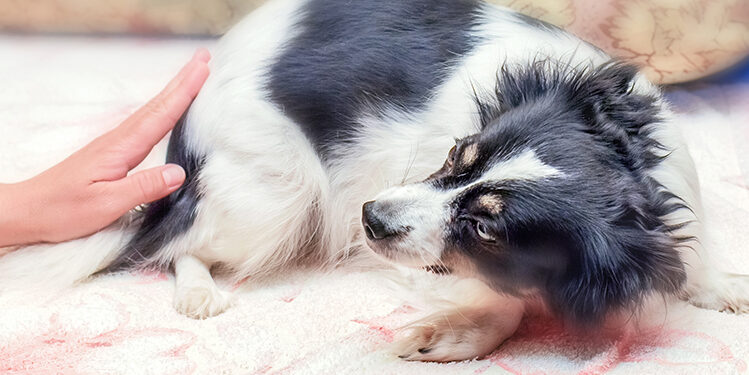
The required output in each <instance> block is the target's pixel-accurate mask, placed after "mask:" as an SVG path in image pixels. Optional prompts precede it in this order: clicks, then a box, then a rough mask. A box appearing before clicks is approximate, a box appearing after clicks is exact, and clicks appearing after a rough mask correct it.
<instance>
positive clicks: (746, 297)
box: [687, 273, 749, 314]
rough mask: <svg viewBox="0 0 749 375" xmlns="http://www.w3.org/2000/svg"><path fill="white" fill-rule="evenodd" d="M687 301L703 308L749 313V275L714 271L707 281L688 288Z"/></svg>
mask: <svg viewBox="0 0 749 375" xmlns="http://www.w3.org/2000/svg"><path fill="white" fill-rule="evenodd" d="M689 289H690V290H688V292H687V293H688V296H687V297H688V300H689V303H691V304H692V305H695V306H697V307H701V308H703V309H710V310H717V311H724V312H731V313H735V314H746V313H749V276H748V275H737V274H728V273H715V274H714V275H712V277H711V278H710V279H709V281H708V282H705V283H703V284H700V285H697V286H694V287H692V288H689Z"/></svg>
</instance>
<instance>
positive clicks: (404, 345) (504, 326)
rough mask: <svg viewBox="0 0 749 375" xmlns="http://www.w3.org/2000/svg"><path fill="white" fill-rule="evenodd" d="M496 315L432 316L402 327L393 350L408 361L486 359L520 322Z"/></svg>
mask: <svg viewBox="0 0 749 375" xmlns="http://www.w3.org/2000/svg"><path fill="white" fill-rule="evenodd" d="M496 313H497V311H495V310H494V309H463V310H455V311H450V312H445V313H442V314H435V315H432V316H430V317H427V318H425V319H422V320H420V321H418V322H416V323H413V324H411V325H410V326H407V327H405V328H404V330H403V334H402V335H401V337H400V338H399V339H398V340H397V341H396V343H395V347H394V350H393V351H394V352H395V354H397V355H398V357H400V358H403V359H405V360H407V361H427V362H449V361H462V360H466V359H474V358H478V357H482V356H485V355H487V354H489V353H491V352H492V351H493V350H494V349H496V348H497V347H498V346H499V345H500V344H501V343H502V342H503V341H504V340H505V339H507V338H508V337H509V336H511V335H512V334H513V333H514V332H515V329H516V328H517V325H518V323H519V321H520V318H519V317H517V316H512V315H511V316H509V317H503V316H502V315H498V314H496ZM504 318H508V319H507V320H504Z"/></svg>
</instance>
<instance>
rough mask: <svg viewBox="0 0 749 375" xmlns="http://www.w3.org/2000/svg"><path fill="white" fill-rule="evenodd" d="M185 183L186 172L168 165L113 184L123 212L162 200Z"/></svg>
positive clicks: (133, 175)
mask: <svg viewBox="0 0 749 375" xmlns="http://www.w3.org/2000/svg"><path fill="white" fill-rule="evenodd" d="M184 182H185V170H184V169H182V167H180V166H179V165H176V164H167V165H163V166H161V167H156V168H151V169H147V170H144V171H140V172H138V173H134V174H132V175H130V176H127V177H125V178H123V179H121V180H118V181H113V182H111V183H110V184H111V187H112V189H113V193H114V194H115V196H117V197H118V201H119V202H120V204H121V205H122V206H121V207H120V208H121V209H122V211H123V212H126V211H128V210H130V209H132V208H133V207H135V206H138V205H140V204H143V203H151V202H153V201H155V200H158V199H161V198H163V197H165V196H167V195H169V194H171V193H172V192H174V191H175V190H177V189H178V188H179V187H180V186H181V185H182V183H184Z"/></svg>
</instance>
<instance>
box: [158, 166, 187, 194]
mask: <svg viewBox="0 0 749 375" xmlns="http://www.w3.org/2000/svg"><path fill="white" fill-rule="evenodd" d="M161 176H162V177H164V183H166V186H167V187H169V188H170V189H172V188H175V187H177V186H180V185H182V182H183V181H184V180H185V171H184V169H182V167H180V166H179V165H175V164H171V165H168V166H167V167H166V168H164V169H163V170H162V171H161Z"/></svg>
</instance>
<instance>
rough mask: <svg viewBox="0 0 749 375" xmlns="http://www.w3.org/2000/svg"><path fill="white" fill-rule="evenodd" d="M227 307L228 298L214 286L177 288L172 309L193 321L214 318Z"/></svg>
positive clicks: (228, 303)
mask: <svg viewBox="0 0 749 375" xmlns="http://www.w3.org/2000/svg"><path fill="white" fill-rule="evenodd" d="M229 305H230V301H229V298H228V297H227V296H225V295H224V294H223V293H222V292H221V291H220V290H218V288H216V287H215V286H193V287H189V288H188V287H183V288H178V290H177V294H176V295H175V297H174V307H175V308H176V309H177V311H179V312H180V313H182V314H184V315H186V316H188V317H190V318H194V319H205V318H210V317H212V316H216V315H218V314H221V313H222V312H224V311H225V310H226V309H227V308H228V307H229Z"/></svg>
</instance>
